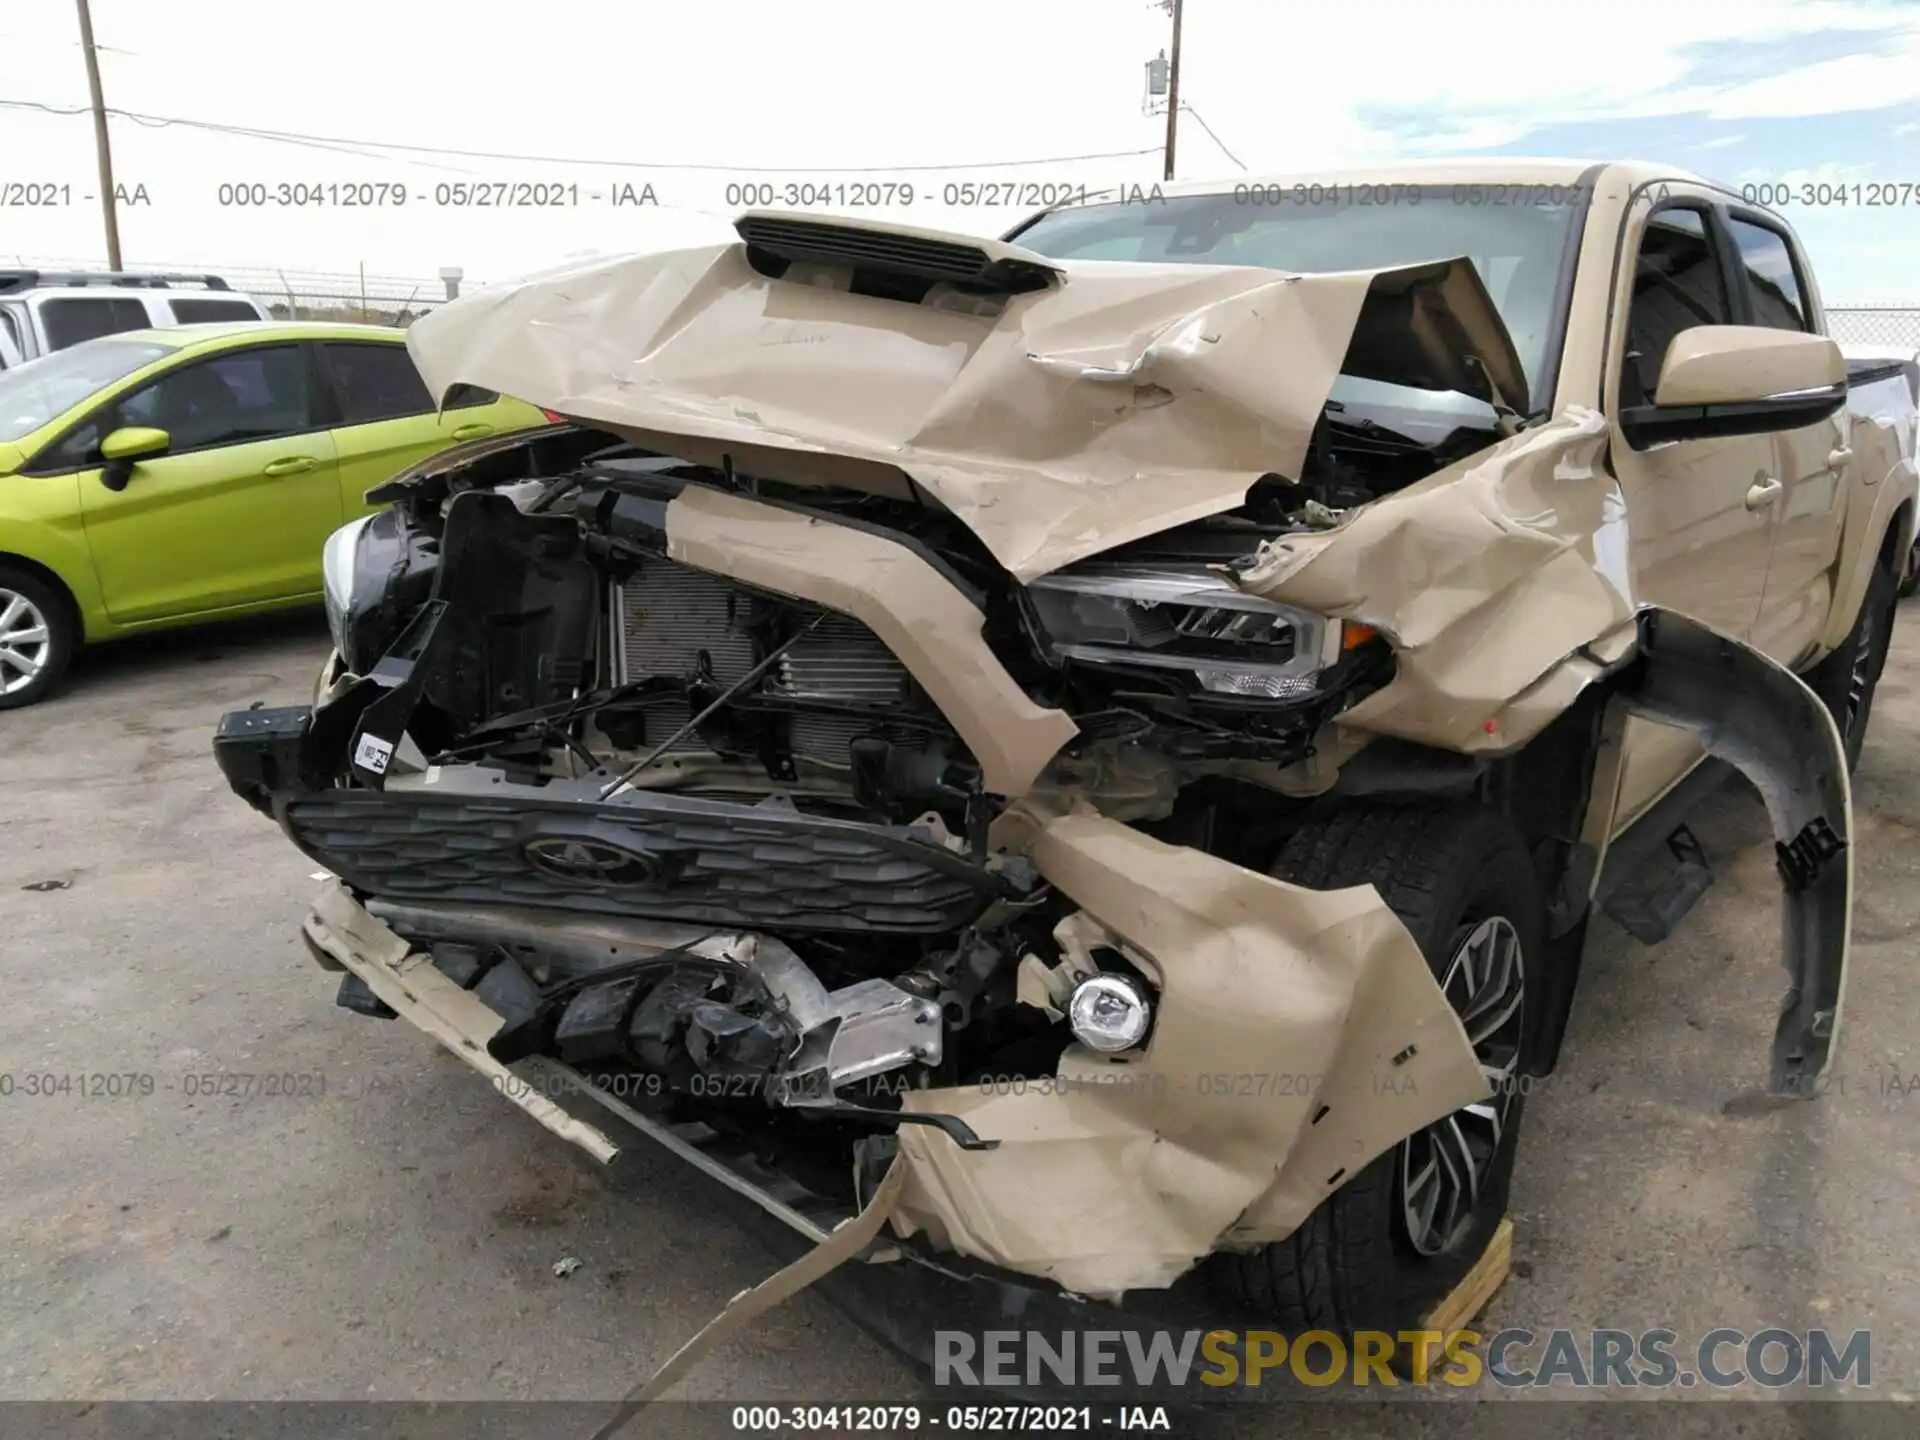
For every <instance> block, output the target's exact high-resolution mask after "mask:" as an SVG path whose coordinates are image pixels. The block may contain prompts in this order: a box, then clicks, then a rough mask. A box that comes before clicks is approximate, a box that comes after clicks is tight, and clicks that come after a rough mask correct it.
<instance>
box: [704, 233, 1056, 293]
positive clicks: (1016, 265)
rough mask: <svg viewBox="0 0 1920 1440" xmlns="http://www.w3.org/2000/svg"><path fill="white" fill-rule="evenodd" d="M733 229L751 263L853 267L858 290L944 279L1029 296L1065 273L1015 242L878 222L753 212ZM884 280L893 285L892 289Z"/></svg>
mask: <svg viewBox="0 0 1920 1440" xmlns="http://www.w3.org/2000/svg"><path fill="white" fill-rule="evenodd" d="M733 228H734V230H735V231H736V232H737V233H738V234H739V236H740V238H741V239H742V240H744V241H745V242H746V245H747V263H748V264H750V265H751V266H752V267H753V268H754V269H755V270H757V271H758V272H759V273H760V274H762V275H765V276H767V277H769V278H770V279H776V280H777V279H779V278H780V277H781V276H782V275H784V274H785V273H786V271H787V267H788V266H790V265H796V264H799V265H830V266H835V267H845V268H848V269H851V270H852V271H853V272H854V277H855V289H856V290H869V291H870V293H888V294H894V295H896V297H897V298H900V299H913V300H919V299H920V298H921V296H922V295H923V294H924V293H925V291H926V290H927V289H930V288H931V287H932V286H934V285H939V284H946V285H951V286H953V287H955V288H956V289H958V290H961V291H964V292H965V293H967V294H973V295H1024V294H1027V293H1029V292H1030V291H1034V290H1044V289H1046V288H1047V287H1048V286H1049V285H1051V284H1053V283H1054V280H1055V278H1056V277H1057V276H1058V275H1059V273H1060V272H1059V270H1058V268H1057V267H1055V266H1053V265H1051V264H1049V263H1047V262H1046V261H1045V260H1043V259H1042V258H1041V257H1040V256H1038V255H1033V254H1030V253H1029V252H1027V251H1024V250H1020V249H1019V248H1017V247H1016V246H1012V245H1003V244H1000V243H999V242H997V241H975V240H971V239H969V238H967V237H962V236H955V235H948V234H943V233H941V232H939V231H933V230H918V229H913V228H909V227H906V226H896V225H889V226H886V227H885V228H881V227H879V226H868V225H864V224H861V223H859V222H857V221H854V222H847V221H838V220H835V221H827V220H814V219H803V218H796V217H794V216H791V215H782V214H773V213H768V212H765V211H749V212H748V213H747V214H745V215H742V216H741V217H740V218H739V219H738V220H736V221H735V222H734V226H733ZM863 280H864V281H867V282H880V283H879V284H877V285H872V284H862V283H861V282H862V281H863ZM886 281H893V282H896V283H895V285H894V286H891V287H889V286H887V285H886V284H885V282H886ZM898 282H907V284H908V287H909V288H911V287H912V286H913V285H914V284H915V282H917V285H918V288H919V290H920V292H921V293H920V294H900V293H898V288H899V283H898Z"/></svg>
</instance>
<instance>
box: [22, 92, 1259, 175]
mask: <svg viewBox="0 0 1920 1440" xmlns="http://www.w3.org/2000/svg"><path fill="white" fill-rule="evenodd" d="M0 108H6V109H11V110H38V111H42V112H44V113H46V114H49V115H87V114H90V113H91V107H89V106H86V105H71V106H68V105H53V104H49V103H47V102H46V101H40V100H6V99H0ZM1182 108H1183V109H1184V108H1185V107H1184V106H1183V107H1182ZM105 109H106V113H107V114H109V115H115V116H118V117H120V118H122V119H124V120H129V121H132V122H133V123H134V124H137V125H144V126H147V127H148V128H150V129H164V128H166V127H169V126H181V127H184V128H186V129H190V130H205V131H209V132H212V133H215V134H222V135H236V136H240V137H243V138H246V139H253V140H266V141H274V142H281V143H287V144H296V145H310V146H319V147H347V146H358V147H361V149H362V150H397V151H401V152H404V153H406V154H412V155H444V156H452V157H456V158H459V159H467V160H505V161H512V162H516V163H521V164H531V165H582V166H602V167H606V168H608V169H620V170H678V171H690V172H694V173H700V172H705V173H709V174H728V175H786V174H791V173H792V172H793V171H794V170H795V169H806V170H811V171H814V172H817V173H819V174H825V175H899V174H914V173H928V172H940V171H949V170H1014V169H1020V168H1024V167H1029V166H1035V165H1070V164H1076V163H1079V162H1082V161H1089V160H1131V159H1137V158H1139V157H1141V156H1145V155H1157V154H1159V153H1160V149H1159V147H1158V146H1147V147H1145V148H1142V149H1139V150H1103V151H1093V152H1089V153H1085V154H1079V155H1042V156H1032V157H1029V158H1026V159H1020V160H964V161H957V162H953V163H939V164H934V163H925V162H919V163H914V164H905V165H815V164H809V165H806V166H793V165H726V164H708V163H703V162H694V161H665V160H609V159H606V158H604V157H600V156H586V155H528V154H518V153H514V152H510V151H504V150H472V149H465V148H462V147H457V146H448V145H419V144H414V143H411V142H407V141H400V140H368V139H363V138H353V137H347V136H340V135H314V134H309V133H307V132H305V131H298V130H272V129H267V128H265V127H262V126H254V125H232V124H227V123H225V122H222V121H216V120H196V119H193V118H191V117H187V116H180V115H151V114H147V113H145V112H143V111H137V110H123V109H120V108H118V107H116V106H112V105H109V106H106V107H105ZM1194 118H1195V119H1198V118H1199V117H1198V116H1195V117H1194ZM1200 123H1201V125H1202V126H1203V127H1204V126H1205V124H1206V122H1205V121H1204V120H1203V121H1201V122H1200ZM1207 133H1208V134H1209V135H1211V134H1212V133H1213V132H1212V131H1211V130H1208V132H1207ZM1217 139H1218V137H1216V143H1217ZM1221 148H1222V149H1223V150H1224V149H1225V148H1226V147H1225V146H1222V147H1221ZM349 153H351V152H349ZM376 158H377V157H376ZM1229 158H1231V157H1229ZM1234 163H1236V164H1238V163H1239V162H1238V161H1235V162H1234ZM1241 168H1242V169H1245V168H1246V167H1245V166H1241Z"/></svg>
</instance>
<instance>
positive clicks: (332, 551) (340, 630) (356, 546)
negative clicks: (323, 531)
mask: <svg viewBox="0 0 1920 1440" xmlns="http://www.w3.org/2000/svg"><path fill="white" fill-rule="evenodd" d="M372 519H373V517H372V516H371V515H363V516H361V517H360V518H359V519H358V520H349V521H348V522H347V523H346V524H344V525H342V526H341V527H340V528H339V529H338V530H336V531H334V532H333V534H331V535H329V536H328V537H327V543H326V545H325V546H324V547H323V548H322V549H321V551H320V588H321V590H322V591H323V592H324V593H325V596H326V604H327V629H328V630H330V631H332V632H333V648H334V649H336V650H338V651H339V652H340V654H341V657H342V658H343V659H344V658H346V657H347V651H348V649H349V643H348V642H349V638H350V637H349V635H348V633H347V628H348V627H347V618H348V616H349V615H350V614H351V613H352V611H353V599H354V596H353V582H354V560H355V559H356V558H357V557H358V555H359V552H360V537H361V535H363V534H364V533H365V532H366V528H367V522H368V521H370V520H372Z"/></svg>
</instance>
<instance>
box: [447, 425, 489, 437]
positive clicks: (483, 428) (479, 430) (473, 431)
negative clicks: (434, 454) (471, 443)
mask: <svg viewBox="0 0 1920 1440" xmlns="http://www.w3.org/2000/svg"><path fill="white" fill-rule="evenodd" d="M492 433H493V426H491V425H462V426H460V427H459V428H458V429H456V430H455V431H454V432H453V438H454V439H456V440H478V439H479V438H480V437H481V436H482V435H491V434H492Z"/></svg>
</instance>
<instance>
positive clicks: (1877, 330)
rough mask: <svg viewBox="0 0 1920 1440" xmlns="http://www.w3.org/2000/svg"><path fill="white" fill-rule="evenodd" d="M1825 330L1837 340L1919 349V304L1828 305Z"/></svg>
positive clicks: (1847, 342) (1848, 342) (1846, 342)
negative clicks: (1907, 346) (1908, 346)
mask: <svg viewBox="0 0 1920 1440" xmlns="http://www.w3.org/2000/svg"><path fill="white" fill-rule="evenodd" d="M1827 330H1828V331H1829V333H1831V334H1832V336H1833V338H1834V339H1836V340H1838V341H1840V342H1841V344H1843V345H1844V344H1854V345H1910V346H1912V347H1913V348H1914V349H1915V350H1920V305H1830V306H1828V307H1827Z"/></svg>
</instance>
